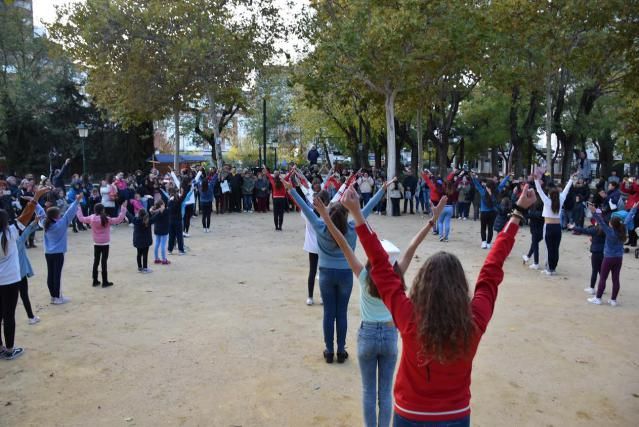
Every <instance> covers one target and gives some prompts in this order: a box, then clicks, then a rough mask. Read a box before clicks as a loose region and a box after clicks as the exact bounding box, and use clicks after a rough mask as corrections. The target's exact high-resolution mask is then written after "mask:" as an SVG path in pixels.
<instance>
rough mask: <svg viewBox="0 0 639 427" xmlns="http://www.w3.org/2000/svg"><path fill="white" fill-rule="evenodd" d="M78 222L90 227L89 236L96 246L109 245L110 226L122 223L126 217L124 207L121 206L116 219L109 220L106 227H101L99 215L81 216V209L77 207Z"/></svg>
mask: <svg viewBox="0 0 639 427" xmlns="http://www.w3.org/2000/svg"><path fill="white" fill-rule="evenodd" d="M77 215H78V221H80V222H81V223H83V224H90V225H91V234H92V235H93V242H94V243H95V244H96V245H108V244H109V243H111V226H112V225H115V224H119V223H121V222H122V221H124V217H125V215H126V206H122V209H121V210H120V215H118V217H117V218H109V222H108V223H107V225H106V226H102V221H101V219H100V215H89V216H84V215H82V209H80V207H78V213H77Z"/></svg>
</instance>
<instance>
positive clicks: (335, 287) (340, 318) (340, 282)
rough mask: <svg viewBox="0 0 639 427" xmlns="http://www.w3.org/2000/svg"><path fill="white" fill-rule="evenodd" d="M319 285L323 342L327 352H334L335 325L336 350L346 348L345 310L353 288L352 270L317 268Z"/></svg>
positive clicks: (339, 350)
mask: <svg viewBox="0 0 639 427" xmlns="http://www.w3.org/2000/svg"><path fill="white" fill-rule="evenodd" d="M319 285H320V293H321V294H322V301H323V302H324V322H323V326H324V343H325V344H326V350H327V351H328V352H329V353H334V352H335V347H334V343H333V341H334V336H335V327H336V325H337V351H338V352H340V353H342V352H344V351H345V349H346V329H347V327H348V323H347V319H346V312H347V310H348V300H349V299H350V297H351V291H352V290H353V272H352V271H351V270H350V269H349V270H340V269H335V268H322V267H320V269H319Z"/></svg>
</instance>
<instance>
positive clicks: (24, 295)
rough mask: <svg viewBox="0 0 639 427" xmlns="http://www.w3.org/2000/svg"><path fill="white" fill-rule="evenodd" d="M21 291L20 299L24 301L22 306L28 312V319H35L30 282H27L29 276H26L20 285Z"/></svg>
mask: <svg viewBox="0 0 639 427" xmlns="http://www.w3.org/2000/svg"><path fill="white" fill-rule="evenodd" d="M18 288H19V289H20V299H21V300H22V305H24V309H25V310H26V312H27V317H29V319H33V318H34V316H33V310H32V309H31V300H29V281H28V280H27V276H24V277H23V278H22V280H20V283H19V285H18Z"/></svg>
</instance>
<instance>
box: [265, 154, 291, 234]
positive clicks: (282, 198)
mask: <svg viewBox="0 0 639 427" xmlns="http://www.w3.org/2000/svg"><path fill="white" fill-rule="evenodd" d="M292 171H293V170H291V172H292ZM291 172H289V175H290V174H291ZM262 173H263V174H264V175H266V177H267V178H268V180H269V181H270V183H271V187H272V188H273V190H272V191H273V221H274V222H275V231H282V223H283V222H284V209H285V207H286V188H285V187H284V184H283V183H282V178H280V171H275V172H273V175H271V174H270V173H269V171H268V169H266V166H264V165H262ZM289 175H287V176H286V178H288V176H289ZM286 178H285V179H286Z"/></svg>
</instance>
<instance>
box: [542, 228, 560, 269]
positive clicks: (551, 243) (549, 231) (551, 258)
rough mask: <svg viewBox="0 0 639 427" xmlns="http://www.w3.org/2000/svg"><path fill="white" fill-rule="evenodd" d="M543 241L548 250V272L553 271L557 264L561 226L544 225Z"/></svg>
mask: <svg viewBox="0 0 639 427" xmlns="http://www.w3.org/2000/svg"><path fill="white" fill-rule="evenodd" d="M544 239H545V240H546V249H547V250H548V270H550V271H555V269H556V268H557V264H558V263H559V244H560V243H561V224H545V225H544Z"/></svg>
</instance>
